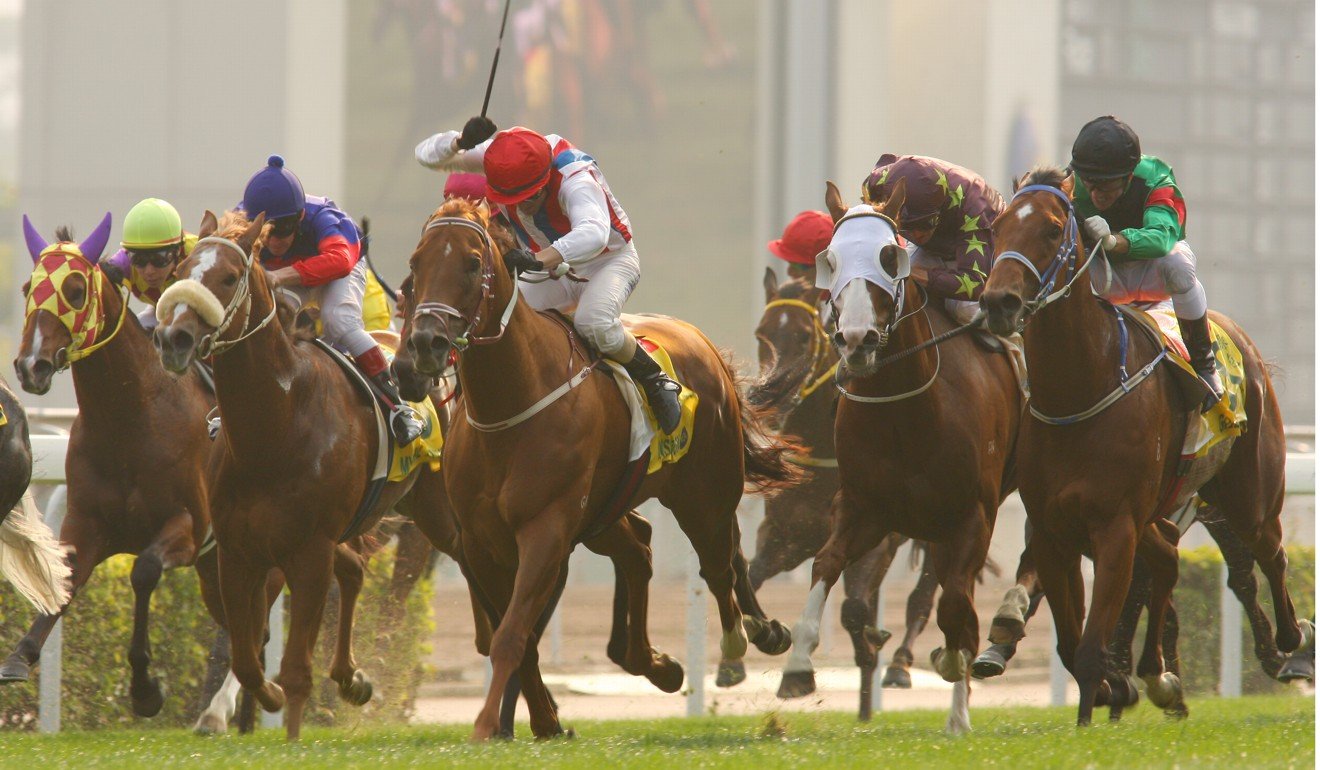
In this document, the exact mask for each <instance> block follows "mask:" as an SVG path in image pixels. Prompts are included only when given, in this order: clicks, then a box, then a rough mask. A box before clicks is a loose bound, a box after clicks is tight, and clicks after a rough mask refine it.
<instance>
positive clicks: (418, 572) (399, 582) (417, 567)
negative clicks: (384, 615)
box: [390, 522, 432, 612]
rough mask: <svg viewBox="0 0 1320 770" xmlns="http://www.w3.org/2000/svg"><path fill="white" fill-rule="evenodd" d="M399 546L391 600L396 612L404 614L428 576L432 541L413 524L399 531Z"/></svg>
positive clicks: (392, 578) (395, 553)
mask: <svg viewBox="0 0 1320 770" xmlns="http://www.w3.org/2000/svg"><path fill="white" fill-rule="evenodd" d="M397 537H398V540H399V542H398V545H397V546H396V548H395V552H394V573H393V574H392V575H391V576H390V599H391V600H392V601H393V604H394V610H395V611H396V612H402V610H403V603H404V602H406V601H407V600H408V595H409V594H411V593H412V590H413V587H414V586H416V585H417V581H419V580H421V579H422V576H423V575H425V574H426V571H427V568H428V567H429V565H430V564H431V552H432V546H431V541H430V540H428V539H427V538H426V536H425V535H423V534H422V531H421V530H420V529H418V528H417V526H416V525H414V524H413V523H411V522H405V523H404V525H403V526H402V527H401V528H400V529H399V533H398V535H397Z"/></svg>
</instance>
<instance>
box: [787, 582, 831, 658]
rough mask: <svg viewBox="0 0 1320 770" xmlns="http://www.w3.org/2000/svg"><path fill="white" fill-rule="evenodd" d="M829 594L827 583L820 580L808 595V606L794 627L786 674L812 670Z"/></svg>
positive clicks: (803, 609) (804, 608)
mask: <svg viewBox="0 0 1320 770" xmlns="http://www.w3.org/2000/svg"><path fill="white" fill-rule="evenodd" d="M828 593H829V592H828V591H827V590H826V588H825V581H823V580H820V581H817V582H816V585H814V586H812V587H811V592H810V593H808V594H807V606H805V607H803V608H802V617H801V618H799V619H798V622H797V624H796V625H794V626H793V648H792V649H791V650H789V652H788V660H786V661H784V673H785V674H795V673H798V672H801V671H811V670H812V668H811V653H812V652H813V651H815V649H816V645H817V644H818V643H819V642H820V620H821V617H822V616H824V614H825V597H826V596H827V595H828Z"/></svg>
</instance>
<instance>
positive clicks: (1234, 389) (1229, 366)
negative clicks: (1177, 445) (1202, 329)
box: [1145, 306, 1247, 458]
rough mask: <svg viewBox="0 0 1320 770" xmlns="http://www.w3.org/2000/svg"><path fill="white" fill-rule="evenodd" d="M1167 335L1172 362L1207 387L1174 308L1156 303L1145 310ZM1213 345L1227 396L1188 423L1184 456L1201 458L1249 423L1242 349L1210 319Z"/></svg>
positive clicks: (1197, 382)
mask: <svg viewBox="0 0 1320 770" xmlns="http://www.w3.org/2000/svg"><path fill="white" fill-rule="evenodd" d="M1145 312H1146V315H1148V316H1149V317H1150V318H1151V319H1152V320H1153V321H1154V322H1155V325H1156V326H1158V327H1159V330H1160V332H1161V333H1162V334H1163V336H1164V345H1165V348H1166V349H1167V350H1168V351H1169V355H1168V356H1166V357H1165V359H1166V360H1167V361H1169V363H1170V364H1171V365H1172V366H1173V367H1175V368H1176V369H1177V370H1178V371H1180V372H1182V373H1184V374H1185V375H1186V376H1187V377H1190V378H1192V379H1193V380H1195V382H1196V384H1198V385H1201V386H1202V387H1203V388H1204V384H1203V383H1202V380H1201V378H1200V375H1198V374H1197V373H1196V370H1195V369H1193V368H1192V365H1191V363H1189V361H1188V359H1189V358H1190V357H1189V356H1188V354H1187V346H1186V344H1185V343H1184V342H1183V339H1182V334H1181V333H1180V332H1179V330H1178V319H1177V317H1176V316H1175V315H1174V314H1173V308H1171V307H1168V306H1156V307H1154V308H1150V309H1148V310H1146V311H1145ZM1210 336H1211V346H1212V347H1213V349H1214V352H1215V368H1216V369H1218V370H1219V379H1220V381H1221V382H1223V383H1224V397H1223V398H1221V399H1220V400H1219V403H1217V404H1215V405H1214V407H1213V408H1212V409H1211V410H1210V411H1208V412H1205V413H1203V414H1201V415H1200V417H1201V419H1200V420H1198V421H1193V424H1192V425H1190V426H1188V431H1187V438H1186V440H1185V441H1184V443H1183V452H1182V454H1183V457H1185V458H1200V457H1205V456H1206V455H1207V454H1209V453H1210V450H1212V449H1213V448H1215V447H1216V446H1217V445H1219V444H1220V443H1222V442H1224V441H1226V440H1228V439H1231V438H1236V437H1237V436H1240V435H1242V431H1243V430H1244V429H1245V428H1246V426H1247V377H1246V369H1245V367H1244V366H1243V364H1242V351H1241V350H1239V349H1238V346H1237V343H1235V342H1233V338H1232V337H1230V336H1229V335H1228V333H1227V332H1225V331H1224V330H1223V328H1221V327H1220V326H1219V324H1217V323H1215V322H1214V321H1211V322H1210Z"/></svg>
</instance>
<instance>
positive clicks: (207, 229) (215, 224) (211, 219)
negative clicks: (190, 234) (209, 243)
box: [197, 209, 220, 238]
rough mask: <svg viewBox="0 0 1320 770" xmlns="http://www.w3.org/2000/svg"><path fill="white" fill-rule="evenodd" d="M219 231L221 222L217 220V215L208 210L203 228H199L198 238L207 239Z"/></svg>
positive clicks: (203, 216) (203, 220) (204, 216)
mask: <svg viewBox="0 0 1320 770" xmlns="http://www.w3.org/2000/svg"><path fill="white" fill-rule="evenodd" d="M219 229H220V222H219V221H218V220H216V218H215V214H213V213H211V210H210V209H207V210H206V213H205V214H203V215H202V225H201V227H198V228H197V237H198V238H207V237H209V236H210V235H211V234H212V233H214V232H215V231H216V230H219Z"/></svg>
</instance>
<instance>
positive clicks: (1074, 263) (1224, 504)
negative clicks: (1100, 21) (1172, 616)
mask: <svg viewBox="0 0 1320 770" xmlns="http://www.w3.org/2000/svg"><path fill="white" fill-rule="evenodd" d="M1072 189H1073V180H1072V177H1071V176H1070V175H1068V174H1067V172H1065V171H1064V170H1062V169H1048V168H1044V169H1036V170H1035V171H1032V172H1031V173H1029V174H1027V175H1026V176H1025V177H1024V178H1023V180H1022V186H1021V187H1020V188H1019V189H1018V190H1017V192H1016V194H1015V195H1014V197H1013V200H1012V202H1011V203H1010V204H1009V207H1008V208H1007V209H1006V210H1005V211H1004V213H1003V214H1001V215H1000V216H999V217H998V218H997V219H996V221H995V223H994V233H995V251H996V257H997V258H996V262H995V266H994V268H993V269H992V270H991V273H990V277H989V278H988V280H987V283H986V288H985V291H984V293H983V294H982V298H981V304H982V306H983V307H984V308H985V310H986V312H987V319H988V321H989V325H990V329H991V330H992V331H994V332H995V333H999V334H1005V333H1010V332H1013V331H1016V330H1018V329H1019V328H1021V327H1023V326H1025V331H1024V334H1025V342H1026V356H1027V359H1028V360H1029V361H1030V365H1031V372H1032V377H1031V380H1032V404H1031V405H1032V414H1033V416H1034V417H1035V419H1029V420H1027V421H1026V424H1025V425H1024V426H1023V428H1022V434H1021V436H1020V440H1019V445H1018V454H1017V463H1018V468H1019V473H1020V478H1021V479H1022V485H1021V495H1022V501H1023V503H1024V504H1025V505H1026V509H1027V515H1028V517H1029V518H1030V520H1031V523H1032V527H1033V531H1032V535H1031V539H1030V546H1029V547H1030V548H1031V551H1032V556H1033V559H1034V561H1035V564H1036V567H1037V571H1038V574H1039V577H1040V581H1041V583H1042V585H1043V586H1044V588H1045V592H1046V595H1047V596H1048V598H1049V602H1050V610H1051V612H1052V613H1053V615H1054V621H1055V628H1056V629H1057V633H1058V652H1059V657H1060V658H1061V659H1062V660H1063V663H1064V665H1065V666H1066V667H1067V668H1068V670H1069V671H1070V672H1072V674H1073V676H1074V678H1075V679H1076V680H1077V684H1078V687H1079V689H1080V703H1079V706H1078V715H1077V721H1078V724H1079V725H1086V724H1090V722H1091V713H1092V710H1093V708H1094V706H1095V705H1097V704H1105V703H1108V704H1109V705H1110V708H1111V718H1116V717H1117V715H1118V713H1120V712H1121V710H1122V708H1123V707H1124V706H1125V705H1127V704H1128V703H1130V702H1132V701H1133V699H1134V696H1135V689H1134V688H1133V687H1132V686H1131V684H1130V683H1128V682H1127V681H1126V678H1125V677H1124V676H1122V675H1121V674H1120V673H1118V672H1116V671H1115V670H1114V669H1113V667H1112V666H1111V663H1110V661H1109V658H1108V654H1107V650H1106V645H1107V644H1108V643H1109V641H1110V638H1111V636H1112V634H1113V631H1114V628H1115V626H1116V624H1117V623H1118V621H1119V615H1120V611H1121V609H1122V606H1123V603H1124V599H1125V597H1126V596H1127V593H1128V588H1129V584H1130V582H1131V577H1132V570H1133V559H1134V556H1135V555H1136V554H1138V553H1139V554H1141V556H1142V558H1143V559H1144V560H1145V562H1146V565H1147V566H1148V567H1149V568H1150V571H1151V579H1152V587H1151V597H1150V600H1149V603H1148V605H1147V606H1148V609H1149V611H1150V618H1149V620H1148V625H1147V635H1146V642H1145V645H1144V647H1143V651H1142V655H1141V660H1140V661H1139V663H1138V665H1137V674H1138V675H1139V676H1141V677H1143V678H1144V679H1145V680H1146V689H1147V693H1148V694H1149V695H1150V697H1151V701H1152V702H1153V703H1155V704H1156V705H1157V706H1164V705H1166V704H1167V703H1170V702H1174V701H1177V700H1181V684H1180V683H1179V682H1178V680H1177V678H1176V677H1175V676H1173V675H1172V674H1169V673H1166V672H1165V670H1164V660H1163V658H1164V651H1163V649H1162V643H1163V635H1162V633H1161V631H1162V629H1163V625H1164V613H1165V612H1166V610H1167V608H1168V606H1169V599H1170V596H1171V594H1172V591H1173V585H1174V583H1175V582H1176V581H1177V575H1178V555H1177V550H1176V547H1175V545H1174V543H1176V531H1175V532H1174V533H1173V536H1172V537H1170V533H1169V532H1168V526H1167V524H1168V522H1167V521H1162V520H1159V517H1160V515H1161V514H1162V511H1160V506H1161V502H1162V500H1164V499H1165V497H1166V496H1167V495H1168V493H1169V490H1170V489H1171V488H1173V485H1174V484H1175V481H1176V478H1177V471H1178V466H1179V464H1180V463H1181V460H1182V458H1181V451H1180V449H1181V447H1182V445H1183V439H1184V436H1185V434H1186V431H1187V426H1188V420H1189V419H1193V418H1195V417H1196V413H1195V405H1192V404H1189V403H1187V402H1186V400H1185V397H1184V395H1183V393H1182V392H1181V390H1180V388H1181V386H1180V384H1179V383H1178V382H1177V381H1176V380H1175V377H1176V376H1177V375H1175V374H1174V373H1173V372H1172V371H1171V370H1170V369H1169V367H1163V366H1159V365H1158V362H1157V359H1158V358H1159V357H1160V356H1161V353H1162V351H1161V349H1160V346H1159V345H1158V344H1157V343H1155V342H1153V341H1152V340H1150V339H1148V338H1147V337H1146V336H1144V335H1142V334H1140V333H1133V334H1131V335H1128V337H1129V338H1130V344H1129V345H1128V346H1127V350H1126V353H1127V357H1126V359H1124V358H1121V357H1120V349H1121V343H1120V338H1119V335H1120V331H1121V329H1120V326H1119V324H1118V323H1116V321H1115V318H1116V316H1117V312H1118V311H1116V310H1115V309H1114V308H1113V307H1112V306H1110V305H1109V304H1108V303H1106V302H1104V301H1102V300H1099V299H1098V298H1097V297H1095V296H1094V295H1093V294H1092V292H1091V291H1089V290H1088V289H1089V288H1090V280H1091V275H1090V268H1089V260H1085V261H1084V260H1083V254H1084V253H1085V252H1084V251H1082V249H1081V237H1080V230H1079V228H1078V226H1077V219H1076V216H1075V213H1074V211H1073V207H1072V200H1071V197H1072ZM1042 276H1044V278H1042ZM1079 281H1080V282H1081V286H1080V287H1077V290H1075V291H1073V290H1071V289H1072V288H1074V287H1073V284H1074V283H1076V282H1079ZM1117 317H1119V318H1121V316H1117ZM1215 320H1216V322H1217V323H1219V324H1220V325H1221V326H1222V327H1223V328H1224V330H1225V331H1226V332H1228V334H1229V335H1230V336H1231V337H1232V338H1233V340H1234V341H1235V342H1236V343H1237V345H1238V347H1239V349H1240V350H1241V351H1242V355H1243V362H1244V365H1245V373H1246V383H1247V399H1246V411H1247V415H1248V421H1249V427H1248V429H1247V430H1246V432H1245V433H1244V434H1243V435H1242V436H1239V437H1238V438H1237V439H1236V441H1235V443H1234V444H1233V446H1232V448H1231V451H1230V453H1229V455H1228V458H1227V460H1226V461H1225V462H1224V465H1223V466H1222V467H1221V468H1219V469H1218V471H1217V473H1216V474H1215V475H1214V476H1213V477H1212V478H1211V479H1210V480H1209V481H1208V482H1206V484H1205V485H1204V486H1202V487H1201V488H1200V494H1201V496H1202V497H1203V498H1204V499H1205V500H1206V501H1207V502H1208V503H1210V504H1211V505H1213V506H1214V507H1215V508H1216V509H1217V510H1218V511H1220V512H1222V513H1223V515H1224V517H1225V518H1226V519H1227V520H1228V523H1229V525H1230V526H1231V528H1232V530H1233V532H1234V533H1235V534H1236V535H1237V536H1238V537H1239V538H1241V539H1242V541H1243V542H1244V543H1246V545H1247V547H1248V548H1250V550H1251V552H1252V554H1253V556H1254V557H1255V559H1256V562H1257V564H1259V565H1260V567H1261V570H1262V572H1264V574H1265V577H1266V579H1267V580H1268V582H1269V584H1270V590H1271V592H1272V594H1273V597H1274V607H1275V616H1276V620H1277V622H1278V626H1279V627H1278V631H1277V634H1276V636H1275V642H1276V644H1277V645H1278V648H1279V649H1280V650H1283V651H1285V652H1288V651H1292V650H1294V649H1296V648H1297V647H1298V645H1299V644H1300V643H1301V642H1302V632H1301V629H1300V628H1299V626H1298V623H1297V619H1296V616H1295V612H1294V610H1293V605H1292V600H1291V598H1290V597H1289V595H1288V590H1287V587H1286V586H1285V585H1284V573H1285V570H1286V567H1287V561H1288V560H1287V556H1286V555H1285V554H1284V551H1283V546H1282V528H1281V525H1280V523H1279V511H1280V509H1281V508H1282V505H1283V493H1284V484H1283V464H1284V456H1285V445H1284V438H1283V424H1282V420H1281V418H1280V415H1279V407H1278V403H1277V401H1276V400H1275V397H1274V389H1273V385H1272V384H1271V383H1270V379H1269V374H1268V372H1267V370H1266V366H1265V362H1264V361H1263V360H1262V358H1261V355H1260V352H1259V351H1258V350H1257V349H1256V347H1255V345H1254V344H1252V342H1251V340H1250V339H1249V338H1248V337H1247V336H1246V334H1245V333H1244V332H1243V331H1242V330H1241V329H1240V328H1238V326H1237V325H1236V324H1234V323H1233V322H1232V321H1230V320H1229V319H1228V318H1225V317H1223V316H1222V315H1218V314H1216V315H1215ZM1029 321H1034V323H1029ZM1127 372H1133V373H1134V376H1133V377H1131V378H1129V377H1128V376H1127ZM1147 379H1149V380H1150V382H1149V383H1147V382H1146V380H1147ZM1115 380H1117V381H1118V384H1117V387H1116V386H1115ZM1115 399H1116V400H1115ZM1106 403H1108V404H1109V405H1108V407H1107V408H1105V406H1104V405H1105V404H1106ZM1084 551H1085V552H1089V553H1091V554H1092V555H1093V558H1094V561H1095V584H1094V589H1093V592H1092V599H1091V611H1090V613H1089V614H1086V615H1085V618H1086V624H1085V630H1083V627H1082V620H1083V616H1084V613H1085V607H1084V606H1083V586H1082V577H1081V570H1080V559H1081V556H1082V554H1083V552H1084Z"/></svg>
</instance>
